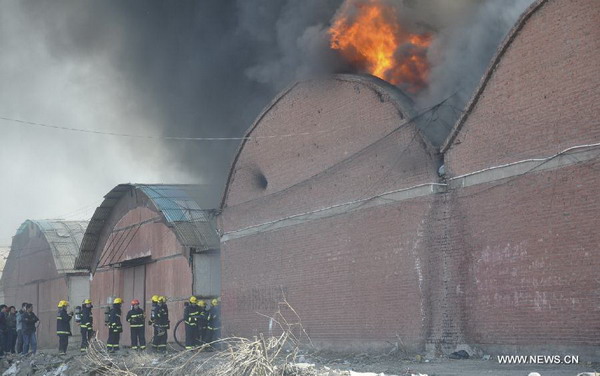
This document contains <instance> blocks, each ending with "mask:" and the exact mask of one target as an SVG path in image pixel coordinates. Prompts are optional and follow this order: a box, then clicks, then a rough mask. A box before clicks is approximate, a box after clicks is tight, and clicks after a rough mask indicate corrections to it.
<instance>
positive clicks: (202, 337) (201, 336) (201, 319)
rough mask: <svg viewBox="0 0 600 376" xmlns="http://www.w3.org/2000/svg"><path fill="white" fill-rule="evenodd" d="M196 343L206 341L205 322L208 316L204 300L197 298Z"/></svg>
mask: <svg viewBox="0 0 600 376" xmlns="http://www.w3.org/2000/svg"><path fill="white" fill-rule="evenodd" d="M197 304H198V311H199V313H198V344H199V345H203V344H205V343H206V340H207V339H208V335H207V333H206V324H207V318H208V311H207V310H206V301H205V300H202V299H200V300H198V303H197Z"/></svg>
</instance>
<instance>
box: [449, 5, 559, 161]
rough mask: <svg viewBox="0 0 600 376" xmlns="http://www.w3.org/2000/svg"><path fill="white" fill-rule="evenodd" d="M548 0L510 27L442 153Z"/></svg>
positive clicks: (524, 13)
mask: <svg viewBox="0 0 600 376" xmlns="http://www.w3.org/2000/svg"><path fill="white" fill-rule="evenodd" d="M548 1H549V0H537V1H536V2H534V3H533V4H531V5H530V6H529V7H528V8H527V9H526V10H525V11H524V12H523V13H522V14H521V16H520V17H519V19H518V20H517V22H516V23H515V25H514V26H513V27H512V28H511V29H510V31H509V32H508V34H507V35H506V37H505V38H504V41H503V42H502V44H501V45H500V47H499V48H498V49H497V50H496V54H495V55H494V57H493V58H492V61H491V63H490V64H489V65H488V68H487V69H486V71H485V73H484V74H483V76H482V78H481V79H480V82H479V86H478V87H477V89H476V90H475V93H474V94H473V96H472V97H471V100H470V101H469V102H468V103H467V105H466V106H465V111H464V112H463V114H462V115H461V117H460V118H459V119H458V120H457V121H456V123H455V124H454V127H452V130H451V131H450V134H449V135H448V137H446V140H445V141H444V142H443V143H442V145H441V146H440V149H439V150H440V153H442V154H444V153H445V152H446V151H448V149H449V148H450V147H451V146H452V145H453V144H454V140H455V139H456V137H457V136H458V134H459V133H460V131H461V129H462V126H463V125H464V123H465V122H466V120H467V119H468V117H469V115H471V112H472V111H473V109H474V108H475V106H476V105H477V103H478V102H479V98H480V97H481V95H482V94H483V92H484V91H485V89H486V87H487V84H488V82H489V81H490V80H491V78H492V76H493V75H494V73H495V71H496V67H497V66H498V64H500V61H501V60H502V58H503V56H504V54H505V53H506V51H508V49H509V47H510V46H511V45H512V42H513V41H514V40H515V39H516V38H517V36H518V34H519V32H520V31H521V30H522V29H523V27H525V25H526V24H527V21H529V19H530V18H531V16H533V14H534V13H535V12H536V11H537V10H539V9H540V8H541V7H543V6H544V5H545V4H546V3H548Z"/></svg>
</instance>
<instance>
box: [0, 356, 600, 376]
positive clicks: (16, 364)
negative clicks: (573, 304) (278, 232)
mask: <svg viewBox="0 0 600 376" xmlns="http://www.w3.org/2000/svg"><path fill="white" fill-rule="evenodd" d="M177 354H178V353H177V352H175V351H172V352H171V353H170V354H169V355H166V356H164V355H156V354H152V353H144V354H139V353H137V352H132V351H130V350H127V349H124V350H121V352H120V353H119V354H118V355H115V356H114V361H115V362H121V363H122V364H128V365H129V366H133V365H138V366H139V364H140V363H143V364H145V365H147V366H149V367H161V366H166V367H172V366H174V364H173V362H186V361H188V360H189V359H190V357H191V356H192V354H193V353H190V356H187V354H183V355H184V356H181V357H177V358H174V357H175V356H176V355H177ZM213 355H214V353H205V354H204V353H203V354H198V353H195V355H193V357H194V358H193V361H194V362H198V363H201V362H204V361H206V359H208V358H210V357H211V356H213ZM174 359H176V360H174ZM599 370H600V364H590V363H588V364H579V365H535V364H529V365H504V364H499V363H498V361H497V360H496V359H495V358H490V359H489V360H482V359H467V360H451V359H447V358H438V359H423V358H419V357H417V358H416V359H414V360H412V359H401V358H398V357H394V356H390V357H376V356H370V355H367V354H358V355H356V354H346V355H341V354H323V353H312V354H311V353H306V354H303V355H299V356H298V357H297V358H296V362H294V363H292V367H291V368H290V369H289V370H288V371H286V372H285V373H284V374H285V376H391V375H397V376H401V375H402V376H403V375H411V376H413V375H415V376H424V375H427V376H481V375H506V376H529V375H530V374H531V373H532V372H537V373H538V374H539V375H540V376H571V375H572V376H575V375H581V374H583V375H585V376H589V375H594V376H600V374H595V373H594V372H595V371H599ZM97 374H102V372H101V371H100V370H99V369H98V367H97V366H93V365H91V364H89V361H88V358H87V357H86V356H84V355H81V354H80V353H79V351H77V350H72V351H69V353H68V354H67V355H66V356H65V355H63V356H58V354H57V352H56V350H42V351H40V352H38V354H36V355H35V356H27V357H22V356H7V357H5V358H3V359H1V360H0V375H2V376H26V375H36V376H37V375H46V376H59V375H97ZM106 374H111V373H110V372H107V373H106ZM132 374H140V375H141V374H149V373H146V372H142V373H137V372H135V371H134V372H133V373H132ZM152 374H155V373H152ZM156 374H160V372H159V373H156ZM197 374H203V372H200V373H197ZM533 375H535V374H533ZM533 375H532V376H533ZM535 376H537V375H535Z"/></svg>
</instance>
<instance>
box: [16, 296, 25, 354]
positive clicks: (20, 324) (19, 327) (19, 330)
mask: <svg viewBox="0 0 600 376" xmlns="http://www.w3.org/2000/svg"><path fill="white" fill-rule="evenodd" d="M26 308H27V303H26V302H24V303H23V304H21V309H20V310H19V312H17V349H16V350H17V354H20V353H22V352H23V314H24V313H25V309H26Z"/></svg>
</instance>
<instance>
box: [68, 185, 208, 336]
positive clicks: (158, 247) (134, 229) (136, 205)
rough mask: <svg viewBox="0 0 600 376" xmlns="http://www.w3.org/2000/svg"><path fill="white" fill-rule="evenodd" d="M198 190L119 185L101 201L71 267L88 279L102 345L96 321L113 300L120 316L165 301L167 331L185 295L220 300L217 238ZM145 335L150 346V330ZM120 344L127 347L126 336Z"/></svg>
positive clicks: (200, 188)
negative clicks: (135, 304)
mask: <svg viewBox="0 0 600 376" xmlns="http://www.w3.org/2000/svg"><path fill="white" fill-rule="evenodd" d="M205 191H206V190H205V189H204V187H203V186H197V185H159V184H153V185H147V184H120V185H118V186H116V187H115V188H113V189H112V190H111V191H110V192H109V193H108V194H107V195H106V196H105V197H104V201H103V202H102V204H101V205H100V206H99V207H98V208H97V209H96V211H95V213H94V215H93V217H92V219H91V220H90V225H89V226H88V228H87V231H86V232H85V236H84V238H83V241H82V245H81V253H80V256H79V258H78V259H77V261H76V267H77V268H79V269H85V270H87V271H89V272H90V273H91V274H92V275H93V279H92V282H91V299H92V304H93V305H94V317H96V318H97V319H96V321H97V323H96V325H95V327H96V329H97V330H99V333H100V338H101V339H103V340H106V338H107V337H108V332H107V329H106V327H105V326H104V325H103V323H100V322H98V321H100V320H102V319H103V317H104V315H103V313H104V310H105V308H106V307H107V306H108V305H109V304H110V303H112V300H113V299H114V298H116V297H120V298H122V299H123V310H124V311H125V313H126V311H127V310H128V309H129V302H130V301H131V300H133V299H138V300H139V301H140V302H142V305H143V308H144V309H145V311H146V313H147V315H148V317H149V313H150V310H151V297H152V295H164V296H165V297H167V298H168V304H169V314H170V317H171V322H172V326H174V325H175V323H176V322H177V320H179V319H180V318H182V317H183V303H184V301H185V300H187V299H188V298H189V297H190V296H191V295H192V294H195V295H198V296H202V297H213V296H219V294H220V258H219V238H218V236H217V233H216V232H215V229H214V224H213V217H214V216H213V214H212V212H211V210H207V208H210V206H208V205H210V203H209V202H207V195H206V194H205ZM213 205H214V204H213ZM213 207H214V206H213ZM126 327H127V326H126ZM146 331H147V333H146V338H147V339H150V338H151V328H150V327H147V328H146ZM170 337H171V335H170ZM171 340H172V337H171ZM121 342H122V343H123V344H129V343H130V340H129V331H128V330H125V331H124V332H123V338H122V340H121Z"/></svg>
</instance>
